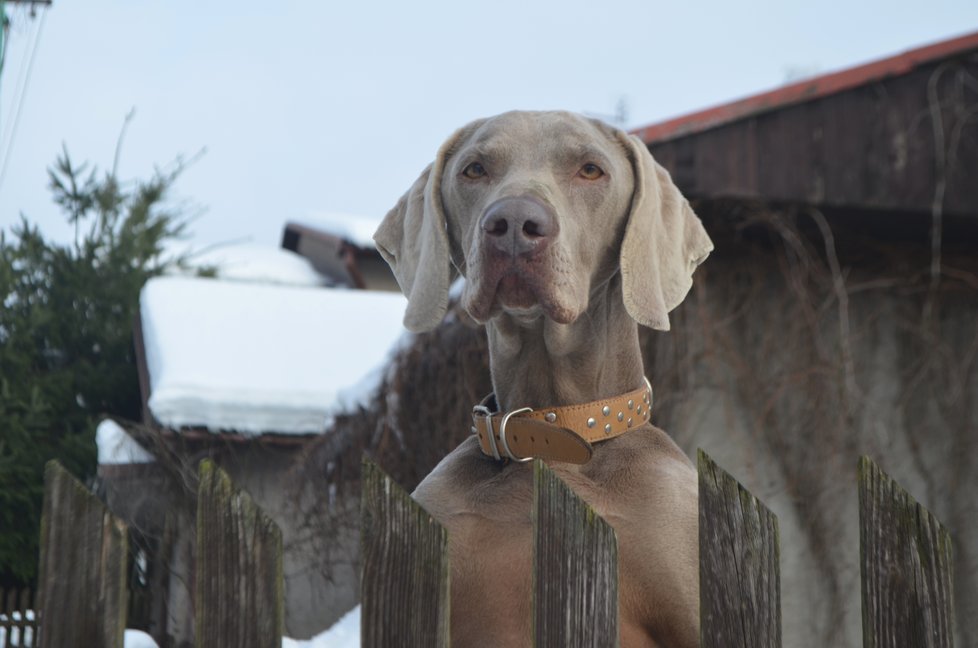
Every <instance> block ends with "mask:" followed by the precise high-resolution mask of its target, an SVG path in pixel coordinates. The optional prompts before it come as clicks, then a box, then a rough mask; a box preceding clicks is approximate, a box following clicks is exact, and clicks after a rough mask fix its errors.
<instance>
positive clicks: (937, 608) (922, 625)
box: [859, 457, 954, 648]
mask: <svg viewBox="0 0 978 648" xmlns="http://www.w3.org/2000/svg"><path fill="white" fill-rule="evenodd" d="M859 555H860V561H859V562H860V572H861V575H862V585H863V587H862V608H863V646H864V647H865V648H897V647H898V646H899V647H903V646H913V647H914V648H950V647H951V646H953V644H954V636H953V635H954V621H953V614H952V605H953V598H952V586H951V573H952V567H953V564H952V555H951V535H950V533H949V532H948V530H947V529H946V528H945V527H944V526H943V525H942V524H941V523H940V521H939V520H938V519H937V518H936V517H934V515H933V514H931V513H930V512H929V511H928V510H927V509H925V508H924V507H923V506H921V505H920V504H918V503H917V502H916V501H915V500H914V499H913V497H911V496H910V495H909V494H908V493H907V492H906V491H905V490H904V489H903V488H901V487H900V485H899V484H897V483H896V482H895V481H893V480H892V479H891V478H890V477H889V476H887V475H886V473H884V472H883V471H882V470H880V468H879V466H877V465H876V464H875V463H874V462H873V461H872V460H871V459H870V458H869V457H861V458H860V459H859Z"/></svg>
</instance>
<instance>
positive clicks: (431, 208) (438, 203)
mask: <svg viewBox="0 0 978 648" xmlns="http://www.w3.org/2000/svg"><path fill="white" fill-rule="evenodd" d="M461 133H462V131H461V130H460V131H458V132H456V133H455V134H454V135H453V136H452V137H450V138H449V139H448V141H446V142H445V143H444V144H443V145H442V146H441V148H440V149H439V151H438V155H437V157H436V158H435V161H434V162H433V163H432V164H431V165H429V166H428V168H427V169H425V170H424V172H423V173H422V174H421V177H419V178H418V179H417V180H416V181H415V182H414V184H413V185H412V186H411V188H410V189H409V190H408V192H407V193H406V194H404V195H403V196H402V197H401V199H400V200H399V201H397V205H395V207H394V209H392V210H390V211H389V212H388V213H387V216H385V217H384V220H383V221H382V222H381V223H380V227H378V228H377V231H376V232H375V233H374V242H375V243H376V244H377V249H378V250H379V251H380V254H381V256H383V257H384V260H385V261H387V263H388V264H389V265H390V267H391V270H393V271H394V277H395V278H396V279H397V284H398V285H399V286H400V287H401V292H403V293H404V295H405V296H406V297H407V298H408V305H407V311H406V312H405V313H404V326H405V327H406V328H407V329H408V330H409V331H413V332H415V333H420V332H423V331H430V330H432V329H434V328H435V327H437V326H438V325H439V324H440V323H441V321H442V318H444V316H445V312H446V311H447V310H448V288H449V285H450V284H451V281H452V272H453V270H452V262H451V258H450V256H449V250H448V233H447V230H446V228H447V223H446V221H445V210H444V207H443V206H442V199H441V176H442V171H444V168H445V161H446V158H447V157H448V156H449V155H450V153H451V150H452V148H453V147H454V145H455V143H456V142H457V140H458V139H459V137H460V135H461Z"/></svg>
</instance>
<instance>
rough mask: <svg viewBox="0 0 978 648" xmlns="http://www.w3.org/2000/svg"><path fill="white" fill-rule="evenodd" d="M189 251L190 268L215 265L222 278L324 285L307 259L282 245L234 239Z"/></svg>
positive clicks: (324, 281)
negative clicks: (271, 245)
mask: <svg viewBox="0 0 978 648" xmlns="http://www.w3.org/2000/svg"><path fill="white" fill-rule="evenodd" d="M188 254H189V257H190V264H191V270H192V271H195V270H196V269H197V268H214V269H215V270H216V271H217V276H218V277H219V278H221V279H229V280H232V281H257V282H265V283H276V284H291V285H297V286H324V285H326V283H327V282H326V278H325V277H323V275H321V274H319V273H318V272H316V270H315V268H313V265H312V262H310V261H309V259H307V258H305V257H303V256H300V255H298V254H296V253H295V252H292V251H291V250H285V249H282V248H276V247H270V246H267V245H266V246H262V245H255V244H252V243H237V244H234V245H222V246H220V247H215V248H212V249H210V250H207V251H205V252H199V253H193V252H189V253H188ZM179 272H180V271H179V270H178V271H177V273H179Z"/></svg>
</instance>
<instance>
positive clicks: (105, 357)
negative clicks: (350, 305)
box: [0, 150, 186, 586]
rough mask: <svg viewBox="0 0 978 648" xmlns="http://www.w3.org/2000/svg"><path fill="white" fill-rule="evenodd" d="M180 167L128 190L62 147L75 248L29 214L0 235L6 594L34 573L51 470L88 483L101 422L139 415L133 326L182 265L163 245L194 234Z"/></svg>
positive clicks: (1, 555) (0, 463) (63, 198)
mask: <svg viewBox="0 0 978 648" xmlns="http://www.w3.org/2000/svg"><path fill="white" fill-rule="evenodd" d="M183 169H184V164H183V163H182V162H180V161H178V162H177V163H175V164H174V165H173V168H171V169H170V170H167V171H161V170H157V171H156V173H155V174H154V176H153V177H152V178H151V179H150V180H148V181H136V182H133V183H130V184H127V185H126V186H123V185H121V184H120V183H119V182H118V180H117V179H116V177H115V176H114V174H104V175H101V176H100V175H99V173H98V171H97V170H96V169H94V168H93V169H91V170H89V169H88V166H87V165H81V166H74V165H73V164H72V162H71V159H70V157H69V156H68V152H67V150H65V151H63V153H62V154H61V155H60V156H59V157H58V159H57V161H56V163H55V166H54V167H53V168H52V169H49V171H48V173H49V178H50V188H51V190H52V192H53V196H54V201H55V202H56V203H57V204H58V205H59V206H60V207H61V209H62V210H63V211H64V213H65V215H66V216H67V218H68V222H69V223H71V224H73V225H74V227H75V240H74V241H73V242H72V243H69V244H57V243H54V242H52V241H48V240H46V239H45V238H44V236H43V235H42V234H41V232H40V231H39V230H38V228H37V227H36V226H32V225H31V224H30V223H28V221H27V220H26V219H24V218H23V217H22V219H21V223H20V225H19V226H15V227H14V228H13V229H12V232H11V233H12V237H10V239H9V240H8V237H7V236H6V234H5V233H4V232H2V231H0V299H2V308H0V586H4V585H24V584H27V583H29V582H31V581H32V580H33V579H34V577H35V572H36V568H37V558H38V555H37V552H38V543H39V525H40V518H41V505H42V497H43V490H44V464H45V462H46V461H48V460H49V459H54V458H56V459H58V460H60V461H61V462H62V463H63V464H64V465H65V467H67V468H68V469H69V470H70V471H72V472H73V473H74V474H75V475H78V476H79V477H82V478H83V479H85V478H89V477H91V476H92V475H93V474H94V471H95V466H96V449H95V426H96V424H97V422H98V421H99V420H100V418H101V417H103V416H105V415H112V416H114V417H120V418H125V419H130V420H138V419H139V417H140V415H141V407H142V404H141V399H140V394H139V382H138V378H137V374H136V363H135V357H134V348H133V343H132V325H133V321H134V317H135V315H136V313H137V312H138V302H139V291H140V290H141V289H142V286H143V284H144V283H145V282H146V280H147V279H149V278H150V277H152V276H154V275H157V274H159V273H161V272H162V271H163V270H164V269H165V267H166V266H167V265H168V264H170V263H179V262H180V259H170V260H168V259H167V256H166V254H165V250H164V248H165V246H166V245H167V244H168V243H171V242H172V241H173V240H174V239H177V238H179V237H180V236H181V235H182V234H183V232H184V228H185V226H186V219H185V218H184V217H183V215H182V214H181V212H180V210H179V209H173V208H171V207H169V206H168V202H167V192H168V190H169V189H170V187H171V186H172V184H173V182H174V181H175V180H176V179H177V177H178V176H179V174H180V173H181V172H182V171H183Z"/></svg>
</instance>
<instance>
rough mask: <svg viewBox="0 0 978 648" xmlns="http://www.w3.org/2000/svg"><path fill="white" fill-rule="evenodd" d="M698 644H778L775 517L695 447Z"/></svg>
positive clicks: (720, 647)
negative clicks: (696, 469) (698, 562)
mask: <svg viewBox="0 0 978 648" xmlns="http://www.w3.org/2000/svg"><path fill="white" fill-rule="evenodd" d="M697 463H698V464H699V491H700V492H699V499H700V503H699V510H700V513H699V526H700V528H699V542H700V646H701V648H714V647H716V648H738V647H740V648H764V647H779V646H781V572H780V566H779V560H780V546H779V538H778V518H777V517H776V516H775V515H774V514H773V513H771V511H769V510H768V509H767V507H765V506H764V504H762V503H761V502H760V501H759V500H758V499H757V498H756V497H754V496H753V495H751V494H750V492H748V491H747V490H746V489H745V488H744V487H743V486H741V485H740V484H739V483H737V481H736V480H735V479H734V478H733V477H731V476H730V475H729V474H727V473H726V472H725V471H724V470H723V469H722V468H720V467H719V466H718V465H717V464H716V463H714V461H713V460H712V459H710V457H709V456H708V455H707V454H706V453H705V452H703V450H699V452H698V459H697Z"/></svg>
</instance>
